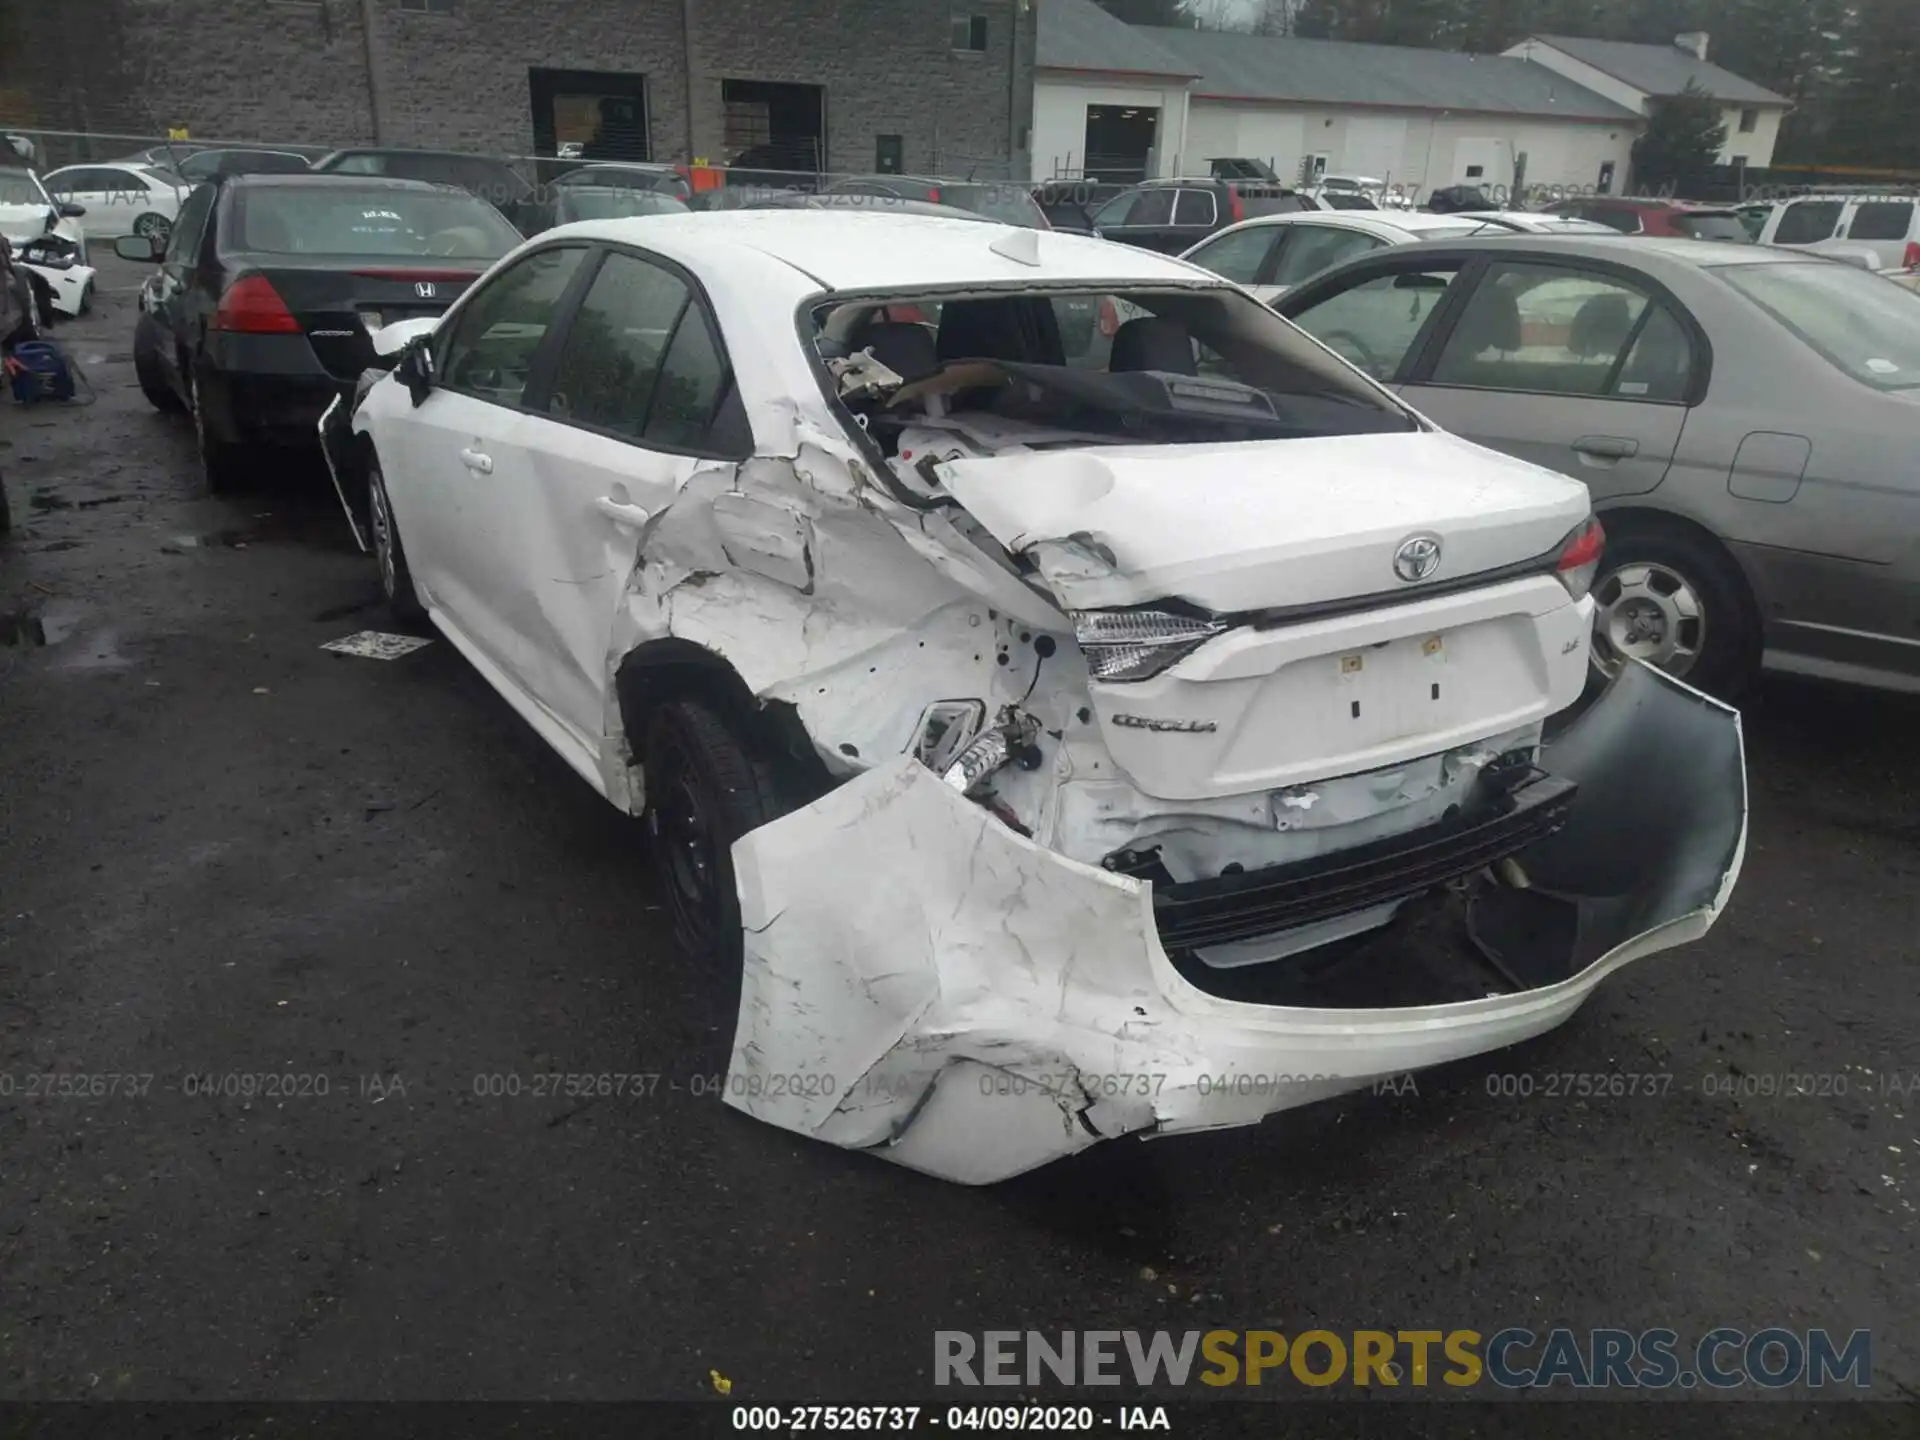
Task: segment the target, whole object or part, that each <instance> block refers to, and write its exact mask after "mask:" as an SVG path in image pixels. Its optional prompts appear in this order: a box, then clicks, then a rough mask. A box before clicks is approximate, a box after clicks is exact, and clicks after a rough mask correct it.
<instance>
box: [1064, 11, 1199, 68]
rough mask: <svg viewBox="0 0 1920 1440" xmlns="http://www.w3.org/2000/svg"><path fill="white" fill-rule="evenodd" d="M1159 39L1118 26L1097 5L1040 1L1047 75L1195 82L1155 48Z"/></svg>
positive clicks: (1148, 32)
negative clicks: (1095, 73) (1090, 73)
mask: <svg viewBox="0 0 1920 1440" xmlns="http://www.w3.org/2000/svg"><path fill="white" fill-rule="evenodd" d="M1157 33H1162V32H1156V31H1153V30H1148V29H1143V28H1142V27H1140V26H1138V25H1129V24H1127V22H1126V21H1124V20H1116V19H1114V18H1113V16H1111V15H1109V14H1108V13H1107V12H1106V11H1105V10H1102V9H1101V8H1100V7H1099V6H1098V5H1096V4H1094V3H1093V0H1041V4H1040V48H1039V57H1038V60H1037V62H1036V63H1038V65H1039V66H1040V68H1041V69H1043V70H1101V71H1106V72H1109V73H1113V74H1122V75H1170V76H1175V77H1179V78H1183V79H1184V78H1190V77H1192V76H1194V75H1196V74H1198V73H1199V72H1198V71H1196V70H1194V69H1193V68H1192V67H1191V66H1189V65H1188V64H1186V62H1184V61H1182V60H1180V59H1179V58H1178V57H1176V56H1174V55H1172V54H1170V53H1169V52H1168V51H1167V50H1165V49H1164V48H1162V47H1161V46H1160V45H1158V44H1156V43H1155V42H1154V36H1155V35H1156V34H1157Z"/></svg>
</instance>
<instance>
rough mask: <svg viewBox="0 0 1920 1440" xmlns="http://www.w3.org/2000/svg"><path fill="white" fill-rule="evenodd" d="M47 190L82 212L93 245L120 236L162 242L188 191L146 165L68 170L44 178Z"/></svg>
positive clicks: (167, 174)
mask: <svg viewBox="0 0 1920 1440" xmlns="http://www.w3.org/2000/svg"><path fill="white" fill-rule="evenodd" d="M46 184H47V189H48V190H49V191H50V192H52V193H53V194H54V195H57V196H59V197H60V198H61V199H62V200H68V201H72V202H73V203H75V204H77V205H82V206H84V207H85V208H86V212H87V221H86V229H87V234H88V235H89V236H90V237H92V238H93V239H96V240H102V239H103V240H116V239H118V238H119V237H120V236H122V235H139V236H141V237H143V238H148V239H153V238H157V239H159V240H160V241H161V242H162V243H164V242H165V241H166V239H167V237H168V236H170V235H171V234H172V233H173V222H174V219H175V217H177V216H178V215H179V213H180V206H181V204H182V202H184V201H185V200H186V198H187V193H188V191H189V189H190V188H191V187H189V186H188V185H186V184H185V182H183V181H182V180H181V179H180V178H179V177H178V176H177V175H174V174H172V173H171V172H169V171H166V170H161V169H158V168H156V167H154V166H150V165H121V164H112V165H108V164H101V165H68V166H66V167H64V168H62V169H59V170H51V171H49V172H48V173H47V175H46Z"/></svg>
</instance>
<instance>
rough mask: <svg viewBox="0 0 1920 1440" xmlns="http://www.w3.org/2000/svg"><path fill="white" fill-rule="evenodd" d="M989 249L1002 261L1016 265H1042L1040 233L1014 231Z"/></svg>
mask: <svg viewBox="0 0 1920 1440" xmlns="http://www.w3.org/2000/svg"><path fill="white" fill-rule="evenodd" d="M987 248H988V249H989V250H991V251H992V252H993V253H994V254H996V255H998V256H999V257H1000V258H1001V259H1003V260H1011V261H1013V262H1014V263H1015V264H1016V265H1038V264H1039V263H1040V232H1039V231H1038V230H1014V231H1011V232H1010V233H1008V234H1005V235H1002V236H1001V237H1000V238H999V239H998V240H996V241H994V242H993V243H992V244H991V245H989V246H988V247H987Z"/></svg>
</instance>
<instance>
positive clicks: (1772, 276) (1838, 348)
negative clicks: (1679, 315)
mask: <svg viewBox="0 0 1920 1440" xmlns="http://www.w3.org/2000/svg"><path fill="white" fill-rule="evenodd" d="M1713 268H1714V270H1715V273H1717V274H1718V275H1719V276H1720V278H1721V279H1723V280H1725V281H1726V282H1727V284H1729V285H1731V286H1732V287H1733V288H1734V289H1735V290H1738V291H1739V292H1740V293H1741V294H1742V295H1744V296H1746V297H1747V299H1749V300H1751V301H1753V303H1754V304H1756V305H1758V306H1759V307H1760V308H1761V309H1762V310H1764V311H1766V312H1767V314H1769V315H1771V316H1772V317H1773V318H1774V319H1775V320H1778V321H1779V322H1780V323H1781V324H1782V325H1784V326H1786V327H1787V329H1789V330H1791V331H1792V332H1793V333H1794V334H1795V335H1797V336H1798V337H1799V338H1800V339H1801V340H1803V341H1804V342H1805V343H1806V344H1807V345H1808V346H1809V347H1810V348H1811V349H1812V350H1813V351H1814V352H1815V353H1816V354H1818V355H1819V356H1820V357H1821V358H1822V359H1823V360H1825V361H1826V362H1827V363H1828V364H1830V365H1832V366H1834V367H1835V368H1837V369H1840V370H1844V371H1845V372H1846V373H1847V374H1848V375H1851V376H1852V377H1853V378H1854V379H1855V380H1858V381H1860V382H1861V383H1862V384H1863V385H1871V386H1873V387H1874V389H1876V390H1912V389H1915V388H1920V294H1915V293H1914V292H1913V291H1911V290H1908V289H1906V288H1905V287H1903V286H1900V285H1894V284H1891V283H1889V282H1888V281H1886V280H1884V279H1882V278H1881V277H1880V276H1878V275H1875V274H1872V273H1870V272H1869V271H1866V270H1860V269H1857V268H1855V267H1854V266H1852V265H1845V264H1841V263H1838V262H1834V261H1809V262H1807V263H1806V264H1793V265H1719V266H1715V267H1713Z"/></svg>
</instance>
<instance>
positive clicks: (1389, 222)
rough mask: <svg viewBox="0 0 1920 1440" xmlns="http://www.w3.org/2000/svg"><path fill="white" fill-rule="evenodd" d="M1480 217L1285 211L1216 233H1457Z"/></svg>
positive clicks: (1404, 212)
mask: <svg viewBox="0 0 1920 1440" xmlns="http://www.w3.org/2000/svg"><path fill="white" fill-rule="evenodd" d="M1481 218H1482V217H1480V216H1477V215H1475V216H1462V215H1435V214H1432V213H1430V212H1428V211H1425V210H1288V211H1286V212H1285V213H1283V214H1279V215H1255V216H1254V217H1253V218H1252V219H1250V220H1242V221H1240V222H1238V223H1237V224H1234V225H1229V226H1228V227H1227V230H1222V231H1221V232H1220V234H1221V235H1224V234H1226V233H1227V231H1228V230H1258V229H1263V228H1266V227H1268V226H1276V225H1331V226H1333V227H1334V228H1335V229H1336V230H1362V231H1365V232H1366V233H1368V234H1370V235H1372V234H1380V233H1382V232H1385V231H1397V232H1399V233H1400V234H1402V235H1417V234H1419V233H1420V232H1421V231H1422V230H1456V231H1457V230H1460V229H1463V228H1465V227H1466V226H1470V225H1472V224H1473V223H1474V222H1475V221H1476V220H1479V219H1481ZM1208 238H1209V239H1218V238H1219V237H1218V236H1209V237H1208Z"/></svg>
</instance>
